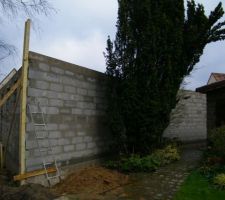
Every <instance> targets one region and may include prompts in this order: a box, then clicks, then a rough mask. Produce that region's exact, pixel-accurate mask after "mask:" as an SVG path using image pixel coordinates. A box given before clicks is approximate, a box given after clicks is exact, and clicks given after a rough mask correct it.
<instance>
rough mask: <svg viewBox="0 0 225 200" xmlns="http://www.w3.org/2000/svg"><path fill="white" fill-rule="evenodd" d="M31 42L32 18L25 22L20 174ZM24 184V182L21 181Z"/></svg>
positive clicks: (23, 156) (23, 159)
mask: <svg viewBox="0 0 225 200" xmlns="http://www.w3.org/2000/svg"><path fill="white" fill-rule="evenodd" d="M29 43H30V19H28V20H27V21H26V23H25V30H24V44H23V64H22V88H21V102H20V103H21V104H20V106H21V110H20V134H19V164H20V174H25V137H26V113H27V110H26V106H27V79H28V65H29V58H28V56H29ZM21 184H23V182H21Z"/></svg>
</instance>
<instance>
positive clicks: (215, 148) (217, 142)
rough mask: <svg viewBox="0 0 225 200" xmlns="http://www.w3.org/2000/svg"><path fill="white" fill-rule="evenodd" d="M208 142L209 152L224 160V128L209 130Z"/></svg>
mask: <svg viewBox="0 0 225 200" xmlns="http://www.w3.org/2000/svg"><path fill="white" fill-rule="evenodd" d="M208 140H209V145H210V147H211V151H212V152H213V153H214V154H217V155H218V156H222V157H223V158H225V126H223V127H219V128H215V129H213V130H211V131H210V132H209V136H208Z"/></svg>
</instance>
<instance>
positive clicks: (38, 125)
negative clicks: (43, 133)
mask: <svg viewBox="0 0 225 200" xmlns="http://www.w3.org/2000/svg"><path fill="white" fill-rule="evenodd" d="M34 126H46V124H34Z"/></svg>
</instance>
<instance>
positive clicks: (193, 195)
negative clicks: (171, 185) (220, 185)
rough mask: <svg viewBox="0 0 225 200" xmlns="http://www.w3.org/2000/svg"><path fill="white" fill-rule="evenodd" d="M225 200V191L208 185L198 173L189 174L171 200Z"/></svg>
mask: <svg viewBox="0 0 225 200" xmlns="http://www.w3.org/2000/svg"><path fill="white" fill-rule="evenodd" d="M223 199H224V200H225V191H222V190H219V189H216V188H214V187H213V185H210V184H209V183H208V181H207V179H205V178H204V177H203V176H202V175H201V174H200V173H198V172H196V171H194V172H192V173H191V174H190V176H189V177H188V178H187V180H186V181H185V182H184V184H183V185H182V186H181V188H180V190H179V191H178V192H177V194H176V195H175V198H174V199H173V200H223Z"/></svg>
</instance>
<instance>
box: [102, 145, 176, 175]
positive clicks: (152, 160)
mask: <svg viewBox="0 0 225 200" xmlns="http://www.w3.org/2000/svg"><path fill="white" fill-rule="evenodd" d="M179 159H180V155H179V151H178V149H177V148H176V147H175V146H172V145H168V146H166V147H165V148H164V149H159V150H156V151H155V152H153V153H152V154H150V155H148V156H144V157H141V156H140V155H131V156H129V157H127V158H122V159H120V160H119V161H109V162H107V163H106V167H109V168H113V169H118V170H121V171H124V172H140V171H142V172H146V171H154V170H156V169H157V168H158V167H160V166H163V165H166V164H169V163H171V162H173V161H176V160H179Z"/></svg>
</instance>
